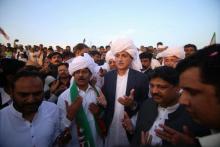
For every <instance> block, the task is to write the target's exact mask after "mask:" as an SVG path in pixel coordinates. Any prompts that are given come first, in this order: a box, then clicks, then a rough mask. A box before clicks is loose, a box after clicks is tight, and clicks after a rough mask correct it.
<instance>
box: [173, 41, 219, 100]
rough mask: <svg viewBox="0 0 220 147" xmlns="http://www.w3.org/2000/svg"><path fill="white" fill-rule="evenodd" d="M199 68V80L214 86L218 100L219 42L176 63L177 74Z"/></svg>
mask: <svg viewBox="0 0 220 147" xmlns="http://www.w3.org/2000/svg"><path fill="white" fill-rule="evenodd" d="M192 67H197V68H198V69H199V70H200V77H201V81H202V82H203V83H205V84H210V85H213V86H214V87H215V90H216V95H217V97H219V101H220V77H219V75H220V44H216V45H211V46H207V47H205V48H203V49H201V50H198V51H197V52H196V53H195V54H193V55H192V56H190V57H189V58H186V59H184V60H182V61H181V62H179V63H178V64H177V67H176V69H177V71H178V72H179V74H181V73H183V72H184V71H186V70H187V69H189V68H192Z"/></svg>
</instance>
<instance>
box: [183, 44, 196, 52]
mask: <svg viewBox="0 0 220 147" xmlns="http://www.w3.org/2000/svg"><path fill="white" fill-rule="evenodd" d="M189 47H191V48H193V49H194V50H195V51H197V47H196V45H194V44H186V45H185V46H184V49H185V48H189Z"/></svg>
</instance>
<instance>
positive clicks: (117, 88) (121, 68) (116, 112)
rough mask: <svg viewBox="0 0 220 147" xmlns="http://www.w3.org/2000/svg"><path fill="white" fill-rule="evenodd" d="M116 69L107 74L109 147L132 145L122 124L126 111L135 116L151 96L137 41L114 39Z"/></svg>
mask: <svg viewBox="0 0 220 147" xmlns="http://www.w3.org/2000/svg"><path fill="white" fill-rule="evenodd" d="M111 51H112V53H113V55H114V56H115V62H116V68H117V69H116V70H112V71H110V72H108V73H107V74H106V75H105V77H104V85H103V93H104V95H105V97H106V100H107V107H106V111H105V115H104V116H105V122H106V126H107V129H108V134H107V138H106V142H105V146H106V147H112V146H120V147H121V146H129V142H128V138H127V134H126V131H125V130H124V128H123V127H122V122H121V121H122V119H123V118H124V113H125V112H127V114H128V115H129V116H130V117H132V116H134V115H135V114H136V112H137V111H138V109H139V105H140V104H141V103H142V102H143V101H144V100H145V99H147V98H148V84H149V83H148V80H147V76H146V75H144V74H143V73H141V72H139V71H140V69H141V68H142V66H141V62H140V59H139V56H138V50H137V48H136V46H135V45H134V43H133V41H132V40H131V39H128V38H120V39H117V40H115V41H113V42H112V44H111Z"/></svg>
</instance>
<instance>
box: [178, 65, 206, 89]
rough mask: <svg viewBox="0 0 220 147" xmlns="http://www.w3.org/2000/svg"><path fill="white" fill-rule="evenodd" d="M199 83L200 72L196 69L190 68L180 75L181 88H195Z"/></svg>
mask: <svg viewBox="0 0 220 147" xmlns="http://www.w3.org/2000/svg"><path fill="white" fill-rule="evenodd" d="M200 84H203V83H202V82H201V78H200V70H199V68H197V67H191V68H189V69H186V70H185V71H184V72H182V73H181V74H180V86H181V87H186V86H187V87H192V88H193V87H195V88H196V87H197V86H199V85H200Z"/></svg>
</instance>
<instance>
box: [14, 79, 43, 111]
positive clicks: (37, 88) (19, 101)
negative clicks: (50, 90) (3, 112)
mask: <svg viewBox="0 0 220 147" xmlns="http://www.w3.org/2000/svg"><path fill="white" fill-rule="evenodd" d="M12 98H13V104H14V106H15V108H16V109H17V110H18V111H19V112H21V113H22V114H32V113H36V112H37V111H38V108H39V106H40V104H41V103H42V101H43V82H42V80H41V79H40V78H39V77H31V76H30V77H21V78H19V79H18V80H17V81H16V82H15V85H14V89H13V91H12Z"/></svg>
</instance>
